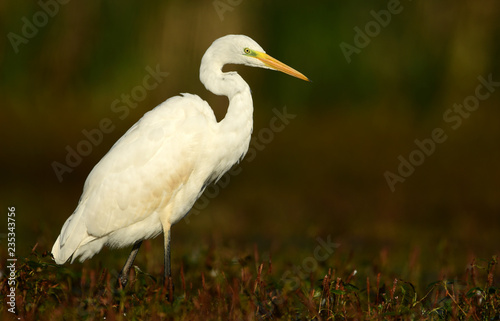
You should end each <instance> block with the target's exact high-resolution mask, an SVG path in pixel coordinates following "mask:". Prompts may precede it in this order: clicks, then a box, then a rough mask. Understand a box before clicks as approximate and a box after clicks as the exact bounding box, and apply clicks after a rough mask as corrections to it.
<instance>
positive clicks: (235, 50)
mask: <svg viewBox="0 0 500 321" xmlns="http://www.w3.org/2000/svg"><path fill="white" fill-rule="evenodd" d="M208 58H210V59H212V60H214V61H217V62H218V63H219V64H220V65H221V66H223V65H224V64H242V65H247V66H250V67H260V68H265V69H272V70H277V71H281V72H284V73H286V74H288V75H290V76H293V77H297V78H300V79H303V80H306V81H309V79H308V78H307V77H306V76H304V75H303V74H302V73H300V72H298V71H297V70H295V69H293V68H291V67H289V66H287V65H285V64H284V63H282V62H280V61H278V60H277V59H275V58H273V57H271V56H269V55H268V54H266V52H265V51H264V49H262V47H261V46H260V45H259V44H258V43H257V42H255V41H254V40H253V39H252V38H250V37H247V36H244V35H227V36H224V37H222V38H219V39H217V40H215V41H214V42H213V44H212V46H210V48H209V49H208V50H207V52H206V53H205V56H204V57H203V60H205V59H208Z"/></svg>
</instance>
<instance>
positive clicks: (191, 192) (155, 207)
mask: <svg viewBox="0 0 500 321" xmlns="http://www.w3.org/2000/svg"><path fill="white" fill-rule="evenodd" d="M227 63H233V64H245V65H249V66H254V67H261V68H268V69H275V70H280V71H283V72H286V73H288V74H290V75H293V76H295V77H299V78H301V79H304V80H308V79H307V78H306V77H305V76H303V75H302V74H300V73H299V72H297V71H295V70H293V69H292V68H290V67H288V66H286V65H284V64H282V63H280V62H279V61H277V60H275V59H274V58H272V57H270V56H268V55H266V54H265V53H264V50H263V49H262V48H261V47H260V46H259V45H258V44H257V43H256V42H255V41H253V40H252V39H250V38H249V37H246V36H242V35H228V36H225V37H222V38H220V39H218V40H216V41H214V43H213V44H212V45H211V46H210V48H209V49H208V50H207V51H206V53H205V55H204V56H203V58H202V63H201V67H200V80H201V82H202V83H203V84H204V85H205V87H206V88H207V89H208V90H210V91H212V92H213V93H215V94H217V95H225V96H227V97H228V98H229V107H228V110H227V114H226V116H225V118H224V119H223V120H221V121H220V122H217V120H216V118H215V115H214V113H213V111H212V109H211V108H210V106H209V105H208V103H207V102H206V101H204V100H202V99H201V98H200V97H198V96H196V95H191V94H182V95H181V96H175V97H172V98H170V99H168V100H166V101H165V102H163V103H162V104H160V105H159V106H157V107H156V108H154V109H153V110H151V111H149V112H148V113H146V114H145V115H144V116H143V117H142V118H141V119H140V120H139V121H138V122H137V123H136V124H135V125H133V126H132V127H131V128H130V129H129V130H128V131H127V132H126V133H125V134H124V135H123V136H122V137H121V138H120V139H119V140H118V141H117V142H116V143H115V144H114V146H113V147H112V148H111V149H110V150H109V152H108V153H107V154H106V155H105V156H104V157H103V158H102V159H101V161H100V162H99V163H98V164H97V165H96V166H95V167H94V168H93V170H92V171H91V173H90V174H89V176H88V177H87V180H86V181H85V185H84V188H83V194H82V196H81V198H80V201H79V203H78V206H77V208H76V210H75V212H74V213H73V214H72V215H71V216H70V217H69V218H68V220H67V221H66V223H65V224H64V225H63V227H62V230H61V234H60V235H59V237H58V238H57V240H56V242H55V244H54V246H53V248H52V254H53V256H54V259H55V261H56V263H58V264H63V263H65V262H66V261H67V260H68V259H70V258H71V262H73V261H74V260H75V259H76V258H78V257H79V258H80V260H81V261H83V260H86V259H88V258H90V257H92V256H93V255H95V254H96V253H97V252H99V251H100V250H101V248H102V247H103V246H104V245H107V246H110V247H124V246H129V245H132V244H136V246H137V247H135V246H134V248H135V249H136V251H135V253H136V252H137V250H138V248H139V246H140V242H141V241H142V240H144V239H149V238H152V237H155V236H157V235H159V234H160V233H162V232H163V233H164V234H165V264H166V265H167V264H168V266H165V276H167V274H168V276H170V259H169V257H170V253H169V239H170V235H169V231H170V227H171V226H172V225H173V224H175V223H176V222H178V221H179V220H181V219H182V218H183V217H184V216H185V215H186V214H187V213H188V212H189V210H190V209H191V207H192V206H193V204H194V202H195V201H196V200H197V199H198V197H199V196H200V195H201V193H202V192H203V190H204V188H205V187H206V186H207V184H210V183H211V182H213V181H215V180H217V179H218V178H220V177H221V176H222V175H223V174H224V173H225V172H226V171H228V170H229V169H230V168H231V166H233V165H234V164H235V163H236V162H238V161H239V160H240V159H241V158H242V157H243V156H244V155H245V153H246V152H247V150H248V145H249V142H250V136H251V132H252V123H253V121H252V114H253V103H252V97H251V94H250V88H249V87H248V85H247V83H246V82H245V81H244V80H243V79H242V78H241V77H240V76H239V75H238V74H237V73H236V72H226V73H224V72H222V67H223V65H224V64H227ZM167 255H168V257H167ZM134 257H135V254H134V256H133V257H132V255H131V258H129V261H130V259H131V260H132V261H133V259H134ZM127 263H128V262H127ZM131 263H132V262H130V264H131ZM167 270H168V273H167ZM122 272H128V269H127V268H124V271H122ZM125 278H126V276H125ZM124 283H126V279H125V282H124Z"/></svg>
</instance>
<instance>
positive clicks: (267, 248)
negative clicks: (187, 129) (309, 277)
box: [0, 0, 500, 280]
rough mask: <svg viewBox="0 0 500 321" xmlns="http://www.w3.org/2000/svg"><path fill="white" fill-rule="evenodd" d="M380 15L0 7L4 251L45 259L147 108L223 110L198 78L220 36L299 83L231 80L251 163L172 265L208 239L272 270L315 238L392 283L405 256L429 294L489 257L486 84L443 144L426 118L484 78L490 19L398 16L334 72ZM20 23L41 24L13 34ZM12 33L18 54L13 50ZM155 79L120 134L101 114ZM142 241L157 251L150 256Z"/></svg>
mask: <svg viewBox="0 0 500 321" xmlns="http://www.w3.org/2000/svg"><path fill="white" fill-rule="evenodd" d="M53 3H55V2H52V4H53ZM221 3H222V4H221ZM390 4H391V5H393V4H397V3H396V2H395V1H349V2H341V1H331V2H327V3H322V4H316V3H315V2H309V3H307V4H305V3H290V2H289V1H273V2H272V3H269V2H265V1H253V0H252V1H251V0H241V1H232V2H230V1H227V2H226V1H224V0H223V1H217V2H212V1H205V2H201V1H147V2H134V3H127V2H122V1H69V2H68V3H67V4H61V5H58V6H57V12H56V13H55V14H53V17H49V18H48V19H46V21H43V14H40V13H39V12H40V11H42V12H43V9H42V7H41V6H40V5H39V4H37V3H36V2H26V3H25V2H19V1H18V2H14V1H10V2H3V3H2V4H0V31H1V32H0V34H2V35H4V36H3V41H2V42H0V68H1V74H0V101H1V107H0V130H1V136H2V138H1V142H2V146H1V147H2V148H1V150H2V157H1V158H0V162H1V163H0V168H1V169H2V173H1V181H0V193H1V194H0V199H1V202H0V203H1V204H3V205H2V206H3V212H4V213H5V215H4V219H2V220H1V221H2V224H1V226H3V227H4V228H2V229H3V230H4V231H6V221H7V214H6V213H7V207H8V206H15V207H16V219H17V221H16V222H17V223H16V224H17V225H16V233H17V237H16V239H17V243H16V250H17V252H16V254H17V255H18V256H22V255H27V254H28V253H29V251H30V250H31V248H32V247H33V246H34V245H35V244H36V243H38V250H40V251H46V250H50V248H51V247H52V244H53V242H54V241H55V239H56V237H57V235H58V234H59V231H60V228H61V227H62V224H63V223H64V221H65V220H66V218H67V217H68V216H69V215H70V214H71V213H72V212H73V210H74V208H75V207H76V205H77V202H78V199H79V196H80V194H81V191H82V188H83V184H84V181H85V178H86V176H87V175H88V173H89V172H90V170H91V169H92V167H93V166H94V165H95V164H96V163H97V162H98V161H99V159H100V158H101V157H102V156H104V154H105V153H106V152H107V151H108V150H109V148H110V147H111V146H112V145H113V143H114V142H115V141H116V140H117V139H118V138H119V137H120V136H121V135H123V134H124V133H125V131H126V130H127V129H128V128H129V127H130V126H131V125H132V124H133V123H135V122H136V121H137V120H138V119H140V117H142V115H143V114H144V113H145V112H147V111H148V110H150V109H152V108H153V107H154V106H156V105H157V104H159V103H161V102H162V101H164V100H165V99H167V98H169V97H171V96H173V95H177V94H178V93H181V92H189V93H196V94H198V95H200V96H201V97H202V98H203V99H206V100H207V101H208V102H209V103H210V105H211V106H212V107H213V108H214V110H215V112H216V115H217V117H218V118H219V119H220V118H222V117H224V113H225V110H226V108H227V99H226V98H221V97H216V96H215V95H213V94H211V93H209V92H208V91H206V90H205V88H204V87H203V85H202V84H201V83H200V82H199V78H198V76H199V75H198V71H199V64H200V60H201V57H202V55H203V53H204V51H205V50H206V49H207V48H208V46H209V45H210V44H211V43H212V41H213V40H215V39H216V38H218V37H220V36H223V35H226V34H231V33H235V34H246V35H248V36H250V37H252V38H253V39H254V40H256V41H257V42H258V43H259V44H260V45H261V46H262V47H263V48H264V49H265V50H266V52H267V53H269V54H270V55H272V56H273V57H275V58H277V59H279V60H281V61H283V62H285V63H287V64H289V65H290V66H292V67H294V68H296V69H297V70H299V71H301V72H303V73H304V74H305V75H306V76H308V77H310V78H311V79H312V80H313V82H312V83H306V82H303V81H300V80H298V79H294V78H291V77H288V76H286V75H283V74H280V73H276V72H271V71H267V70H258V69H255V68H248V67H240V66H238V67H235V68H232V69H236V70H238V71H239V72H240V73H241V74H242V75H243V77H244V78H245V79H246V80H247V82H248V83H249V85H250V87H251V88H252V93H253V99H254V107H255V123H254V140H256V141H257V143H258V144H259V145H258V146H263V148H259V149H254V151H255V152H256V153H255V157H253V158H252V159H251V160H249V159H247V160H244V161H243V162H242V163H241V165H240V166H241V172H239V174H238V175H234V176H231V177H230V182H229V184H228V185H227V186H225V187H224V188H221V187H220V186H219V187H218V188H214V189H212V190H209V191H208V192H211V193H210V195H211V196H210V197H208V198H206V199H208V200H209V201H208V204H205V203H204V204H201V205H200V204H198V205H197V207H196V208H197V209H200V211H199V212H200V213H199V215H193V216H190V217H189V221H188V220H183V221H181V222H179V223H178V224H177V225H176V226H175V227H174V229H173V236H172V242H173V245H172V246H173V261H174V262H175V261H176V260H177V261H178V260H179V258H180V257H181V256H182V255H186V253H191V252H193V251H195V250H196V249H197V248H198V247H199V246H201V245H200V244H205V243H207V242H208V243H210V242H215V243H217V242H220V243H221V244H225V245H227V246H229V247H235V248H240V249H242V251H243V252H245V251H247V252H248V253H251V251H252V247H253V244H256V245H257V246H258V248H259V249H261V251H262V252H264V253H265V254H266V255H267V254H269V255H272V257H273V260H277V261H278V262H279V260H282V261H284V262H286V263H287V264H301V262H302V261H303V259H304V258H305V257H306V256H308V255H312V251H313V249H314V248H315V246H316V245H317V241H316V238H317V237H322V238H324V239H326V237H328V236H330V237H331V239H332V240H334V241H335V242H337V243H339V244H340V247H339V249H338V251H339V252H338V253H344V255H346V257H349V256H350V257H352V256H354V257H356V258H357V259H359V260H361V261H366V262H377V263H376V264H379V265H384V264H385V263H386V261H387V260H388V259H387V258H389V260H391V259H392V262H393V263H394V264H393V265H392V267H391V271H392V272H394V273H395V274H399V275H400V274H401V273H405V272H404V271H405V268H408V266H409V264H410V263H408V262H409V261H411V260H412V258H413V259H414V257H415V256H417V257H418V258H419V261H420V262H421V269H423V270H424V271H427V272H425V273H423V275H424V276H426V275H428V277H429V279H431V280H432V279H433V278H434V277H437V276H439V275H440V274H442V273H448V271H449V270H452V271H463V269H465V267H466V265H467V264H469V263H470V262H471V260H472V258H474V257H476V258H483V259H488V258H490V257H491V256H492V255H494V254H498V253H499V246H498V244H499V239H500V238H499V236H500V197H499V196H500V195H499V194H500V193H499V192H500V170H499V165H498V164H499V163H500V151H499V142H500V126H499V125H498V124H499V119H500V118H499V116H500V112H499V110H498V106H499V101H500V92H499V91H500V90H499V89H500V87H499V86H497V87H495V88H494V91H493V92H492V93H491V94H490V95H489V97H488V98H487V99H484V100H481V101H479V106H478V108H477V109H476V110H474V111H472V112H470V113H469V114H468V115H467V116H466V117H462V116H461V117H460V120H461V123H460V125H459V126H457V128H456V129H453V128H452V125H456V124H457V123H456V122H450V121H446V120H445V119H444V118H443V115H444V114H445V113H446V112H447V110H449V109H450V108H451V109H452V108H453V106H454V104H456V103H457V104H462V102H463V101H464V100H466V99H467V97H469V96H471V95H472V96H474V95H475V93H476V87H477V86H478V85H480V84H481V83H480V81H479V80H478V77H481V76H482V77H484V78H485V79H488V76H489V75H491V76H490V77H492V79H493V80H494V81H500V70H499V59H498V58H499V56H500V55H499V54H500V45H499V44H500V24H499V23H498V21H499V19H500V4H499V3H498V1H494V0H487V1H480V2H479V1H475V2H474V1H459V2H456V1H439V2H438V3H436V2H431V1H401V2H400V3H399V6H397V8H398V13H395V14H392V15H391V16H390V21H387V20H386V21H387V24H386V26H385V27H384V26H380V24H379V28H378V30H377V29H372V31H371V32H372V36H369V37H368V38H367V39H368V40H366V38H365V41H366V42H368V41H369V43H367V44H366V43H365V46H364V48H360V49H359V53H354V54H352V55H351V56H350V57H349V58H350V60H351V61H350V63H349V62H348V61H347V59H346V57H345V55H344V54H343V52H342V50H341V44H342V43H347V44H349V45H351V46H354V45H355V36H356V32H357V31H356V30H357V29H355V28H356V27H357V28H359V29H361V30H365V27H366V26H367V24H369V25H370V23H371V26H372V27H373V26H374V23H373V21H376V20H375V18H374V16H373V15H372V14H371V11H372V10H374V11H375V12H379V13H380V10H387V8H388V5H390ZM52 9H54V7H53V8H52ZM54 10H55V9H54ZM224 10H225V11H224ZM37 14H38V16H36V15H37ZM379 15H380V14H379ZM34 16H36V17H38V18H39V19H40V20H39V24H40V27H36V26H35V27H36V34H35V35H31V36H32V37H25V36H23V28H26V27H24V25H25V24H26V21H33V18H34ZM46 16H48V15H46ZM23 18H24V19H23ZM43 22H45V23H43ZM373 28H376V27H373ZM12 34H16V35H17V36H19V37H23V38H24V39H26V43H24V42H23V43H18V45H14V46H13V45H12V41H11V40H12ZM9 35H10V36H9ZM16 39H18V38H16ZM358 40H359V39H358ZM16 51H17V52H16ZM157 65H159V66H160V69H161V70H162V71H164V72H168V73H169V75H168V76H167V77H166V78H165V79H164V80H163V81H162V82H161V83H159V84H158V86H157V87H156V88H155V89H153V90H151V91H148V92H147V95H146V97H145V98H144V99H143V100H142V101H140V102H138V103H137V107H136V108H131V109H130V113H129V114H128V115H127V117H124V119H120V118H119V116H120V115H121V114H118V113H116V112H113V110H112V109H111V108H110V107H111V104H112V102H113V101H114V100H116V99H120V97H121V95H122V94H130V93H131V92H132V90H133V89H134V88H135V87H136V86H138V85H141V84H142V81H143V78H144V77H145V75H147V71H146V67H148V66H149V67H151V68H153V69H154V68H155V66H157ZM226 69H228V68H227V67H226ZM229 69H231V68H229ZM481 93H487V91H485V89H484V88H483V89H482V91H481ZM469 100H470V99H469ZM285 107H286V110H287V112H288V113H289V114H293V115H295V118H293V119H291V120H290V121H289V123H288V124H286V126H285V128H284V129H283V130H282V131H280V132H274V133H273V135H272V136H265V134H262V135H264V136H262V137H264V138H262V137H261V138H260V141H259V133H260V131H261V130H266V128H269V124H270V120H271V119H272V118H273V117H275V112H273V110H278V111H283V110H284V108H285ZM454 115H455V116H456V115H457V114H454ZM106 118H107V119H110V120H111V121H112V124H113V125H114V126H115V127H114V130H113V131H111V132H110V133H104V134H103V137H102V142H100V143H99V144H97V146H92V149H91V151H90V153H89V154H88V155H87V156H84V157H82V159H81V161H80V162H79V164H78V166H75V168H74V170H73V171H72V172H70V173H65V174H64V175H63V176H62V181H60V180H59V179H58V178H57V176H56V174H55V172H54V170H53V167H52V166H53V162H59V163H61V164H64V163H65V157H66V156H67V153H68V152H67V149H66V148H67V146H69V147H71V148H73V149H75V148H77V146H78V144H79V143H80V142H81V141H82V140H85V136H84V135H83V133H82V131H83V130H87V131H91V130H92V129H95V128H98V126H99V123H100V122H101V120H102V119H106ZM436 128H442V129H443V131H444V133H445V134H446V137H447V139H446V141H444V142H443V143H440V144H435V150H434V152H432V153H429V154H430V155H428V156H425V159H424V160H423V163H422V164H421V165H419V166H415V167H414V170H413V172H412V174H411V175H409V177H407V178H406V179H405V181H404V182H398V183H396V184H395V185H394V188H395V190H394V191H391V188H390V187H389V184H388V183H387V181H386V178H385V177H384V173H386V171H390V172H392V173H394V174H397V175H400V174H399V173H398V166H399V164H400V159H398V157H399V156H400V155H401V156H402V157H403V158H405V159H406V160H408V159H409V155H410V153H412V152H413V151H414V150H417V149H418V146H417V145H416V144H415V142H414V141H415V140H416V139H418V140H419V141H423V140H425V139H429V138H431V137H432V134H431V133H432V131H433V130H434V129H436ZM267 133H269V131H267ZM263 140H264V141H265V143H264V144H262V143H263ZM254 146H257V145H254ZM131 183H132V182H131ZM206 199H205V200H206ZM2 233H4V232H3V231H2ZM5 236H6V235H5V234H2V240H1V241H2V244H4V245H5V238H4V237H5ZM152 244H153V247H154V248H155V249H156V251H157V253H158V254H160V253H161V251H162V242H161V241H160V240H155V241H153V242H152ZM5 248H6V247H5V246H2V249H1V253H6V252H5ZM124 251H125V250H124ZM105 253H107V255H109V254H110V253H113V254H112V255H115V253H118V254H116V258H118V259H117V261H116V263H114V264H115V265H116V267H115V268H119V264H120V263H118V262H121V261H122V260H124V259H125V254H124V253H122V252H119V251H118V252H116V251H107V250H105ZM107 255H106V254H100V255H99V256H98V258H97V259H94V260H93V261H92V262H95V261H100V260H106V259H107ZM339 255H340V254H339ZM2 256H3V254H2ZM346 260H347V259H346ZM92 262H91V263H88V264H96V263H92ZM374 264H375V263H374ZM159 268H161V267H159ZM174 269H175V263H174Z"/></svg>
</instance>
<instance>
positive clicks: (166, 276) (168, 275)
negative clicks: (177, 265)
mask: <svg viewBox="0 0 500 321" xmlns="http://www.w3.org/2000/svg"><path fill="white" fill-rule="evenodd" d="M163 234H164V238H165V240H164V242H165V267H164V270H163V284H165V286H166V288H167V291H168V292H167V293H168V300H169V301H170V302H172V301H173V299H174V283H173V282H172V268H171V267H170V229H168V230H164V232H163Z"/></svg>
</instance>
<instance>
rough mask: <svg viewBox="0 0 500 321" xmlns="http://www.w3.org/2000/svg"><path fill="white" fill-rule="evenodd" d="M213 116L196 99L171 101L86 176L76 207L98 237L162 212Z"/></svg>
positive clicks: (195, 157) (146, 117)
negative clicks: (82, 205) (81, 209)
mask: <svg viewBox="0 0 500 321" xmlns="http://www.w3.org/2000/svg"><path fill="white" fill-rule="evenodd" d="M215 123H216V119H215V116H214V114H213V111H212V109H211V108H210V106H209V105H208V104H207V103H206V102H205V101H203V100H202V99H200V98H199V97H198V96H195V95H184V96H183V97H180V96H176V97H173V98H171V99H169V100H167V101H165V102H164V103H162V104H161V105H159V106H158V107H156V108H155V109H153V110H151V111H150V112H148V113H146V114H145V115H144V116H143V118H141V120H139V121H138V122H137V123H136V124H135V125H134V126H133V127H131V128H130V129H129V130H128V131H127V132H126V133H125V135H123V136H122V137H121V138H120V139H119V140H118V141H117V142H116V144H115V145H114V146H113V147H112V148H111V149H110V151H109V152H108V153H107V154H106V155H105V156H104V157H103V158H102V160H101V161H100V162H99V163H98V164H97V165H96V166H95V167H94V169H93V170H92V172H91V173H90V174H89V176H88V178H87V180H86V182H85V186H84V192H83V194H82V198H81V199H80V203H82V202H85V214H84V215H85V220H84V221H85V224H86V227H87V231H88V233H89V234H90V235H92V236H95V237H100V236H103V235H106V234H108V233H110V232H112V231H115V230H117V229H120V228H124V227H127V226H129V225H131V224H134V223H136V222H139V221H141V220H143V219H145V218H146V217H148V216H149V215H151V214H152V213H153V212H154V211H155V210H157V209H159V208H161V207H164V206H165V205H166V204H167V203H168V201H169V200H170V197H171V196H172V195H173V193H174V192H175V191H176V190H177V189H178V188H179V187H180V186H182V184H184V183H185V182H186V180H187V179H188V178H189V176H190V174H191V173H192V171H193V169H194V166H195V165H196V162H198V161H199V158H200V151H201V150H202V149H203V148H204V147H205V140H206V139H207V137H210V134H211V131H212V130H213V124H215Z"/></svg>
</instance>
